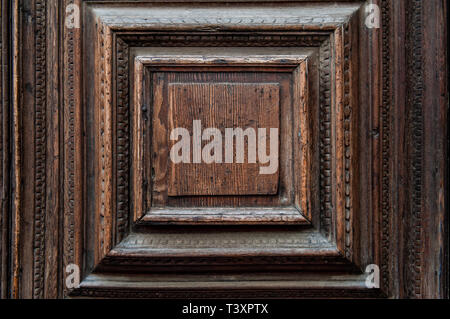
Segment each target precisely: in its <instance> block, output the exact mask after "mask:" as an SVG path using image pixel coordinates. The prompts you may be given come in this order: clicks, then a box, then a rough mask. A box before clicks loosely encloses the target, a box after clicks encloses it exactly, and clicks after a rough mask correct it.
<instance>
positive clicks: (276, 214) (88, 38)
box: [0, 0, 449, 299]
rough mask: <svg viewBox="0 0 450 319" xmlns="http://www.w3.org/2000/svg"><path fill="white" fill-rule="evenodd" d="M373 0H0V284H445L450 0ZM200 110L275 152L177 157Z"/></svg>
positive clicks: (394, 293)
mask: <svg viewBox="0 0 450 319" xmlns="http://www.w3.org/2000/svg"><path fill="white" fill-rule="evenodd" d="M169 2H170V3H169ZM223 2H227V3H223ZM372 3H374V4H375V5H378V6H379V8H380V14H381V16H380V28H378V29H377V28H373V29H371V28H368V27H367V25H366V23H365V22H366V18H367V13H366V11H365V4H364V3H362V2H360V1H348V0H342V1H340V0H339V1H330V2H328V1H319V0H317V1H301V0H299V1H283V0H280V1H276V0H275V1H273V0H272V1H269V0H268V1H253V0H249V1H239V0H231V1H220V0H219V1H208V0H200V1H196V2H195V3H192V2H190V1H185V0H164V1H162V0H154V1H133V3H132V4H130V2H129V1H122V0H117V1H91V0H63V1H60V0H12V1H6V0H5V1H4V0H2V1H1V4H0V12H1V20H0V25H1V32H0V103H1V104H0V207H1V211H0V258H1V259H0V296H1V298H36V299H38V298H63V297H113V298H115V297H138V298H155V297H172V298H198V297H201V298H205V297H220V298H236V297H238V298H239V297H252V298H255V297H256V298H258V297H271V298H302V297H320V298H334V297H338V298H352V297H353V298H355V297H358V298H359V297H388V298H445V297H448V240H446V238H447V236H448V217H447V216H446V210H447V209H448V193H449V191H448V184H447V183H448V163H447V162H446V159H447V158H448V141H447V139H448V134H447V120H448V81H447V80H448V79H447V72H448V64H447V52H446V44H447V32H448V30H447V29H446V26H445V24H446V23H445V22H446V21H447V18H448V12H447V10H448V8H447V7H446V3H445V1H442V0H427V1H424V0H411V1H405V0H400V1H399V0H374V1H372ZM68 5H75V8H76V6H78V8H80V13H81V20H80V21H81V24H80V25H79V26H76V27H71V26H70V25H69V24H66V23H65V22H66V20H65V19H66V16H67V15H68V14H70V13H71V11H70V10H69V11H67V12H66V8H67V6H68ZM193 120H201V121H202V126H203V128H207V127H212V126H217V127H218V128H219V129H220V130H221V131H222V134H223V133H224V132H223V129H224V128H226V127H232V128H235V127H242V128H243V129H245V128H248V127H254V128H256V127H267V128H269V127H272V128H279V157H278V159H279V171H277V172H276V173H275V174H270V175H260V174H258V171H259V166H260V165H259V164H260V163H256V164H238V165H237V166H236V165H231V164H224V165H222V164H203V163H199V164H181V165H179V164H177V165H174V164H173V163H171V162H170V160H169V152H170V148H171V146H172V145H173V143H175V141H170V139H169V135H170V131H171V130H172V129H173V128H176V127H185V128H187V129H188V130H189V131H190V132H192V121H193ZM204 143H206V141H205V142H204ZM247 146H248V145H247ZM211 178H212V179H211ZM70 264H75V265H78V266H79V267H80V269H81V273H82V277H81V281H82V283H81V286H80V287H79V288H76V289H69V288H67V286H66V285H65V282H66V275H67V274H66V272H65V269H66V266H68V265H70ZM370 264H376V265H378V266H379V268H380V276H381V278H380V279H381V282H380V288H379V289H368V288H367V287H366V286H365V280H366V274H365V273H364V271H365V267H366V266H367V265H370Z"/></svg>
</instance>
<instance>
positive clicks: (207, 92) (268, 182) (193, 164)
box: [168, 83, 280, 196]
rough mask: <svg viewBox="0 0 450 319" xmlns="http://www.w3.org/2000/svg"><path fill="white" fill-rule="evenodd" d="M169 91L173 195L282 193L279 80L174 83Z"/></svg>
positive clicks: (170, 164)
mask: <svg viewBox="0 0 450 319" xmlns="http://www.w3.org/2000/svg"><path fill="white" fill-rule="evenodd" d="M168 94H169V115H168V116H169V132H171V134H173V136H170V141H169V149H170V150H171V156H170V160H169V170H168V172H169V174H168V175H169V176H168V180H169V181H168V189H169V190H168V195H169V196H186V195H217V196H221V195H275V194H276V193H277V192H278V179H279V167H278V163H279V134H278V133H279V124H280V113H279V109H280V107H279V102H280V101H279V85H278V84H277V83H274V84H263V83H172V84H170V85H169V93H168ZM182 133H184V135H183V134H182ZM187 133H188V134H189V135H186V134H187ZM188 137H189V139H188ZM273 138H275V139H276V140H275V141H272V140H270V139H273ZM174 139H176V140H174ZM261 148H263V149H261Z"/></svg>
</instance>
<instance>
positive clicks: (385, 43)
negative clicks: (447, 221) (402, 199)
mask: <svg viewBox="0 0 450 319" xmlns="http://www.w3.org/2000/svg"><path fill="white" fill-rule="evenodd" d="M381 14H382V34H381V39H382V52H381V56H382V85H383V87H382V106H381V121H382V124H381V125H382V146H381V148H382V149H381V281H382V287H383V289H384V290H385V291H389V286H390V285H389V278H390V274H389V264H390V257H389V255H390V253H391V244H390V241H391V238H390V224H391V199H390V196H391V182H390V179H391V164H390V163H391V117H392V115H391V113H392V107H391V103H392V83H391V76H392V69H391V59H392V49H391V37H392V33H391V30H392V25H391V16H392V3H391V0H382V2H381Z"/></svg>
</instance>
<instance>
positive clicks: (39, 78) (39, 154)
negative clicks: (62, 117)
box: [33, 0, 47, 298]
mask: <svg viewBox="0 0 450 319" xmlns="http://www.w3.org/2000/svg"><path fill="white" fill-rule="evenodd" d="M46 4H47V0H36V2H35V10H36V12H35V14H36V19H35V21H36V36H35V48H36V61H35V66H36V71H35V72H36V74H35V77H36V80H35V86H36V88H35V125H34V127H35V133H34V134H35V181H34V183H35V185H34V237H33V238H34V242H33V245H34V264H33V276H34V278H33V297H34V298H42V297H43V288H44V284H45V283H44V273H45V269H44V268H45V215H46V187H47V186H46V175H47V171H46V168H47V166H46V156H47V152H46V150H47V143H46V142H47V138H46V135H47V130H46V126H47V123H46V120H47V117H46V114H47V77H46V74H47V43H46V41H47V36H46V34H47V5H46Z"/></svg>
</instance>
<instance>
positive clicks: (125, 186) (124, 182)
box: [115, 38, 131, 243]
mask: <svg viewBox="0 0 450 319" xmlns="http://www.w3.org/2000/svg"><path fill="white" fill-rule="evenodd" d="M116 41H117V42H116V43H117V44H116V45H117V49H116V55H117V56H116V74H117V84H116V86H117V97H116V101H117V105H116V108H115V110H116V123H117V124H116V138H115V140H116V185H117V187H116V197H117V200H116V201H117V204H116V205H117V207H116V214H117V217H116V219H117V222H116V224H117V226H116V227H117V229H116V231H117V238H116V239H115V242H116V243H119V242H120V241H122V239H123V238H124V236H125V235H126V233H127V231H128V224H129V216H130V154H131V151H130V136H131V132H130V105H129V103H130V102H129V96H130V95H129V79H128V77H129V61H128V59H129V50H128V45H127V44H126V43H125V42H124V41H123V40H122V39H121V38H117V40H116Z"/></svg>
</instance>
